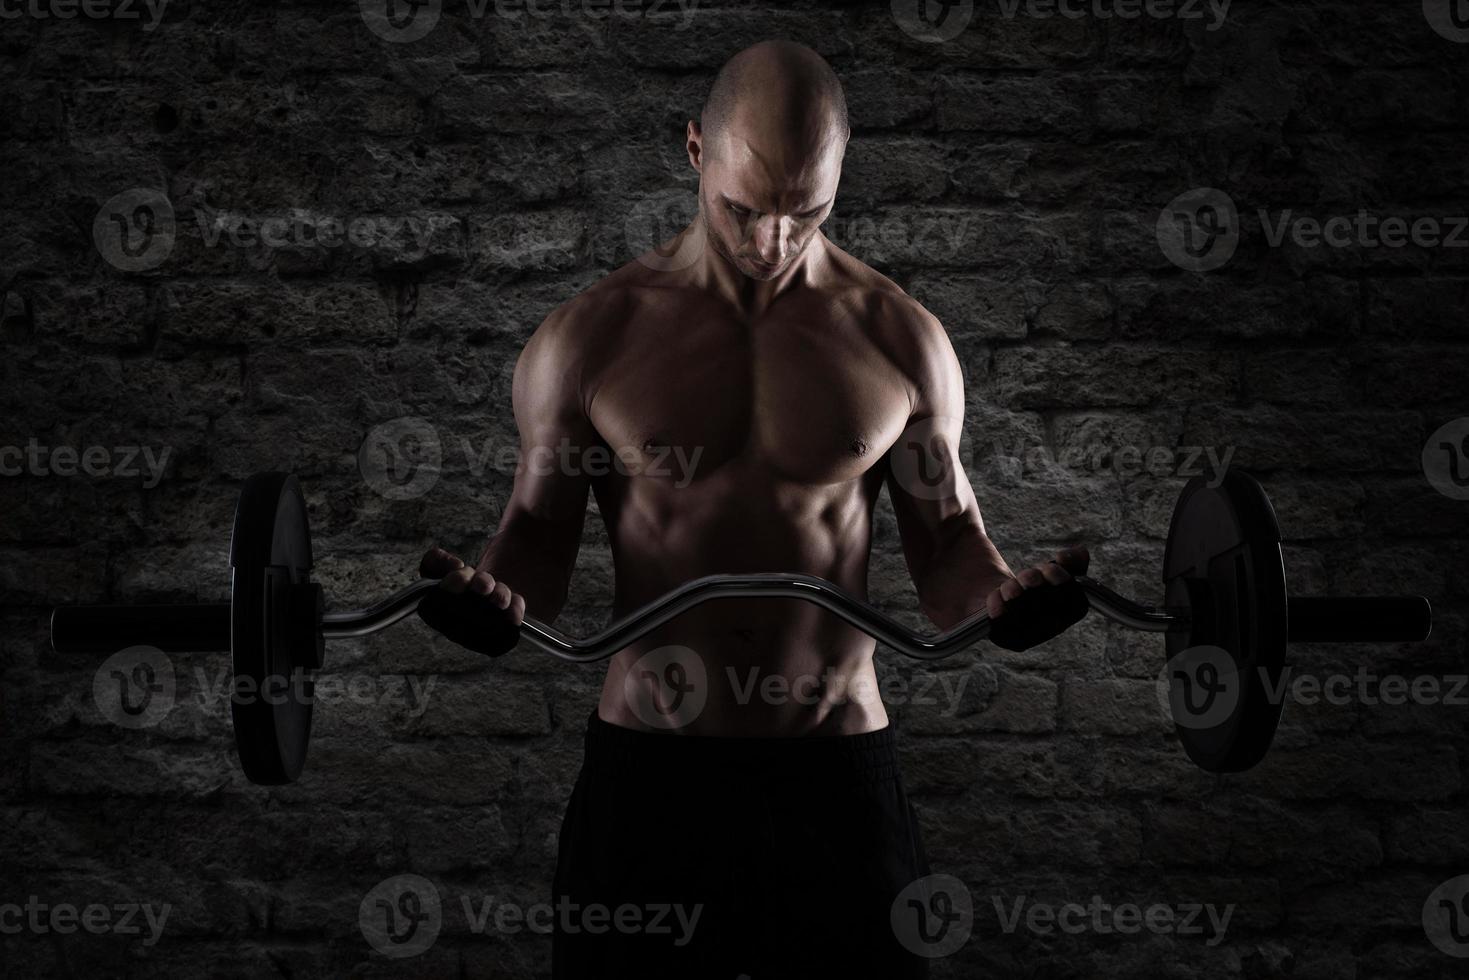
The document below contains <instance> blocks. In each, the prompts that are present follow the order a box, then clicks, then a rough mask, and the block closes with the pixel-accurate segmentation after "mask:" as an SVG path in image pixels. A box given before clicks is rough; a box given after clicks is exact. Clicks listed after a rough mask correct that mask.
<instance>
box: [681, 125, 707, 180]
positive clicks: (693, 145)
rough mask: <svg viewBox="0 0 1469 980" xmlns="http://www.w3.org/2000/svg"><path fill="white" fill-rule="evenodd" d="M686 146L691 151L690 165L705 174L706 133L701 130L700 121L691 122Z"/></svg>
mask: <svg viewBox="0 0 1469 980" xmlns="http://www.w3.org/2000/svg"><path fill="white" fill-rule="evenodd" d="M684 146H685V148H686V149H687V150H688V151H689V165H690V166H691V167H693V168H694V169H695V170H696V171H698V172H699V173H703V172H704V131H703V130H702V129H700V128H699V121H698V120H697V119H690V120H689V128H688V133H687V136H686V139H685V141H684Z"/></svg>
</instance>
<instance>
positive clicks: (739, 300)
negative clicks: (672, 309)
mask: <svg viewBox="0 0 1469 980" xmlns="http://www.w3.org/2000/svg"><path fill="white" fill-rule="evenodd" d="M684 236H685V237H686V238H687V237H690V236H697V237H698V238H702V240H703V242H704V248H703V250H702V252H700V254H699V259H698V261H697V262H695V263H694V265H693V266H692V267H691V268H690V269H689V272H690V274H691V275H692V277H693V279H694V281H695V282H697V283H698V284H699V286H700V287H701V288H703V289H705V290H707V291H709V292H711V293H713V294H714V295H716V296H718V297H720V298H721V299H723V300H725V301H727V302H728V303H729V304H730V305H731V306H734V307H735V308H737V309H739V310H740V311H741V312H742V313H743V314H745V315H746V316H752V317H753V316H758V315H759V314H760V313H762V312H764V310H765V309H766V308H767V307H769V306H770V305H771V304H772V303H774V302H775V301H776V300H777V299H779V298H780V297H781V296H783V295H784V294H785V293H787V292H789V291H791V290H792V289H795V288H798V287H800V286H803V285H806V284H807V283H809V282H810V280H811V278H812V274H813V273H814V271H815V270H816V269H817V268H819V266H820V263H821V262H822V261H823V260H824V258H825V256H826V236H825V235H823V234H821V233H820V232H817V233H816V234H815V235H813V236H812V237H811V240H810V241H809V242H808V243H807V244H806V247H805V248H804V249H802V250H801V254H800V255H797V256H796V258H795V261H793V262H791V263H790V265H788V266H786V267H785V268H784V269H782V270H781V272H780V274H779V275H777V276H776V277H775V278H773V279H752V278H751V277H749V276H747V275H745V274H744V273H743V272H741V271H740V270H739V269H738V268H737V267H736V266H735V264H734V263H733V262H731V261H730V260H729V259H727V258H726V257H725V256H724V255H723V253H721V252H720V251H719V249H717V248H716V247H715V246H714V242H713V239H712V238H710V237H709V232H708V229H707V228H706V227H705V225H704V221H703V216H702V215H701V216H699V217H697V218H695V219H694V221H693V223H692V224H690V225H689V227H688V228H687V229H686V230H685V231H684Z"/></svg>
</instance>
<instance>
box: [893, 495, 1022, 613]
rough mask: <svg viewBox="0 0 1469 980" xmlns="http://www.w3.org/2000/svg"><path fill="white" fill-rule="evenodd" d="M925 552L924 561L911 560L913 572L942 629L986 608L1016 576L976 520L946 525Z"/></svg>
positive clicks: (922, 603) (927, 607)
mask: <svg viewBox="0 0 1469 980" xmlns="http://www.w3.org/2000/svg"><path fill="white" fill-rule="evenodd" d="M925 550H926V554H925V555H924V556H923V557H922V558H921V559H919V560H912V559H910V562H909V564H910V571H911V572H912V575H913V584H914V586H915V587H916V588H917V590H918V601H919V605H920V607H921V608H922V609H923V612H924V614H925V615H926V616H928V618H929V619H930V620H932V621H933V623H934V625H935V626H937V627H939V629H948V628H949V627H951V626H953V625H955V624H956V623H959V622H961V621H963V620H964V619H967V618H968V617H969V616H972V615H973V614H974V613H976V612H978V611H979V610H981V609H983V608H984V604H985V597H986V596H987V595H988V594H989V593H990V592H992V591H993V590H995V589H997V588H999V586H1000V585H1001V584H1002V583H1003V582H1005V581H1006V580H1007V579H1009V578H1012V577H1013V573H1012V572H1011V571H1010V566H1009V565H1007V564H1005V559H1004V558H1003V557H1002V556H1001V555H1000V551H999V549H998V548H996V547H995V544H994V542H993V541H991V540H990V538H989V535H987V534H985V533H984V528H983V527H982V526H980V525H979V524H977V523H975V522H974V521H972V520H967V519H964V520H955V521H953V522H950V523H948V524H947V525H941V526H940V527H939V528H938V529H937V530H936V533H935V534H934V536H933V538H932V539H931V541H930V542H929V547H928V548H927V549H925Z"/></svg>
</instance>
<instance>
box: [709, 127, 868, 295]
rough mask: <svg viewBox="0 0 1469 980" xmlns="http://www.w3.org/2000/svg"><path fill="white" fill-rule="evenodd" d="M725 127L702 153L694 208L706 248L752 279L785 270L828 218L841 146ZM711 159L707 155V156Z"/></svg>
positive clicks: (837, 141) (834, 141) (839, 171)
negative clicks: (702, 225)
mask: <svg viewBox="0 0 1469 980" xmlns="http://www.w3.org/2000/svg"><path fill="white" fill-rule="evenodd" d="M752 129H757V127H747V126H740V125H731V126H730V127H728V129H727V131H726V132H725V133H724V134H721V135H718V136H715V137H714V139H716V140H718V142H719V145H718V146H713V147H711V146H705V147H704V148H703V153H702V168H701V177H700V181H699V195H700V200H699V206H700V208H701V209H702V210H703V213H704V223H705V226H706V227H707V228H708V232H709V243H710V245H711V246H712V247H713V248H714V250H715V251H717V252H718V253H719V254H720V255H723V256H724V257H725V258H726V259H727V260H728V261H729V262H730V264H731V265H733V266H734V267H735V268H736V269H738V270H739V271H740V272H741V273H743V274H744V275H746V276H749V277H750V278H751V279H762V280H765V279H774V278H776V277H777V276H779V275H780V274H781V273H782V272H784V271H785V270H786V269H788V268H789V267H790V265H791V263H792V262H794V261H795V260H796V258H797V257H798V256H799V255H800V254H801V252H802V250H804V249H805V247H806V245H807V244H808V243H809V242H810V241H811V239H812V237H813V236H815V234H816V232H817V230H818V229H819V228H820V227H821V223H822V222H823V221H825V220H826V216H827V215H828V214H830V213H831V207H832V203H833V201H834V200H835V198H836V191H837V184H838V183H839V182H840V180H841V176H842V156H843V153H844V151H845V149H846V144H845V140H841V139H829V140H825V141H809V140H808V141H806V142H808V143H813V142H814V145H808V146H806V147H804V148H797V147H796V146H793V145H791V144H792V143H794V142H796V141H793V140H790V139H789V138H784V139H783V138H781V134H778V133H760V132H758V131H757V132H751V130H752ZM711 151H712V152H711Z"/></svg>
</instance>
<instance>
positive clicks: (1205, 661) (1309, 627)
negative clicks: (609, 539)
mask: <svg viewBox="0 0 1469 980" xmlns="http://www.w3.org/2000/svg"><path fill="white" fill-rule="evenodd" d="M311 567H312V551H311V532H310V528H309V525H308V521H307V516H306V502H305V498H304V497H303V496H302V493H301V486H300V483H299V482H298V481H297V479H296V478H295V477H294V476H292V475H290V474H287V473H261V474H256V475H254V476H252V477H250V478H249V479H248V480H247V481H246V482H245V486H244V488H243V490H242V491H241V494H240V500H239V504H238V506H237V507H236V510H235V522H234V529H233V532H232V535H231V542H230V568H231V587H230V601H229V602H228V603H202V604H197V603H196V604H187V605H153V606H146V605H110V606H61V607H57V608H56V609H55V610H54V611H53V613H52V618H51V644H52V647H53V649H54V650H55V651H56V652H57V653H98V652H110V651H115V650H119V649H122V648H125V647H129V646H137V645H147V646H152V647H155V648H157V649H160V650H163V651H165V652H179V653H186V652H222V651H229V652H230V653H231V655H232V663H233V669H234V676H235V684H236V690H237V692H238V691H240V690H247V691H249V692H251V693H252V694H255V693H261V692H266V691H268V690H270V689H271V687H272V685H274V686H275V687H276V688H278V689H279V690H285V689H286V688H287V686H288V685H291V684H292V683H293V682H294V681H295V680H296V679H297V678H301V677H302V676H303V675H304V683H302V684H301V685H300V686H299V687H295V686H292V687H291V690H293V691H294V690H299V691H301V692H302V693H303V694H304V696H302V697H297V696H290V697H262V696H252V697H234V698H232V699H231V713H232V720H233V724H234V731H235V742H236V745H237V747H238V750H239V756H240V766H241V768H242V769H243V770H244V772H245V775H246V776H247V777H248V778H249V779H250V780H251V781H252V782H256V783H261V784H266V785H276V784H280V783H287V782H291V781H293V780H295V779H296V778H297V777H298V776H299V775H300V773H301V769H302V767H303V766H304V764H305V760H306V750H307V746H308V744H309V741H310V733H311V713H312V703H313V698H312V697H311V694H312V688H311V678H312V676H313V675H314V673H315V672H316V671H317V670H319V669H321V667H322V664H323V656H324V649H325V642H326V641H327V640H336V639H343V638H347V637H355V636H365V635H367V634H370V633H375V632H377V631H378V630H381V629H385V628H386V627H388V626H391V625H393V624H394V623H396V622H399V621H400V620H402V619H404V618H405V617H407V616H409V615H411V614H412V613H413V612H414V610H415V609H416V608H417V605H418V603H419V601H420V600H421V599H422V598H423V597H424V596H425V595H426V594H427V592H428V590H430V589H432V588H434V587H435V586H436V583H434V582H432V581H421V582H416V583H414V584H412V585H410V586H408V587H407V588H404V589H402V590H400V591H398V592H396V593H394V594H393V595H391V596H388V597H387V598H385V599H382V600H380V601H378V602H376V603H373V604H372V605H369V606H367V607H366V608H362V609H353V610H342V611H331V612H328V611H326V610H325V603H324V599H323V594H322V590H321V586H320V585H318V584H316V583H314V582H312V581H311V574H310V573H311ZM1163 582H1164V591H1165V600H1164V601H1165V604H1164V605H1163V606H1161V607H1154V606H1145V605H1142V604H1140V603H1137V602H1134V601H1133V600H1131V599H1127V598H1125V597H1123V596H1120V595H1118V594H1117V593H1115V592H1113V591H1112V590H1111V589H1109V588H1107V587H1106V586H1104V585H1102V584H1100V583H1098V582H1096V581H1094V580H1092V579H1090V578H1086V577H1085V576H1079V577H1077V579H1076V586H1077V588H1076V589H1075V590H1072V591H1071V592H1070V593H1069V594H1070V595H1072V596H1084V598H1085V604H1084V605H1082V606H1080V607H1079V608H1075V609H1068V608H1066V605H1065V604H1062V605H1060V606H1057V607H1055V608H1053V609H1052V610H1051V612H1052V614H1054V615H1057V616H1064V617H1066V618H1067V619H1068V620H1074V619H1079V618H1081V616H1082V614H1084V612H1085V611H1086V608H1087V607H1090V608H1091V609H1093V610H1096V611H1097V612H1099V613H1101V614H1102V615H1103V616H1105V617H1106V618H1108V619H1110V620H1113V621H1114V622H1117V623H1120V624H1122V625H1123V626H1125V627H1128V628H1130V629H1137V630H1142V631H1145V632H1151V633H1162V634H1164V637H1165V642H1166V646H1167V651H1168V655H1169V658H1170V664H1174V663H1176V664H1178V665H1179V667H1178V669H1177V670H1176V671H1175V680H1176V681H1177V682H1179V683H1181V684H1183V685H1185V686H1187V687H1189V688H1191V689H1193V688H1198V689H1201V690H1203V691H1204V692H1205V697H1204V699H1203V701H1202V702H1199V703H1194V701H1193V699H1192V698H1188V697H1185V698H1179V697H1175V698H1174V699H1173V705H1174V714H1175V718H1174V721H1175V728H1176V730H1177V732H1178V736H1179V740H1180V741H1181V742H1182V743H1183V746H1184V750H1185V751H1186V752H1187V753H1188V755H1189V758H1190V759H1192V760H1193V761H1194V762H1195V763H1196V764H1197V765H1199V766H1201V767H1202V768H1204V769H1206V770H1208V771H1211V772H1238V771H1241V770H1244V769H1248V768H1250V767H1251V766H1253V765H1255V764H1256V763H1258V762H1259V761H1260V760H1261V759H1262V758H1264V756H1265V753H1266V752H1267V751H1268V749H1269V747H1270V743H1271V741H1272V740H1273V738H1274V735H1275V729H1276V726H1277V724H1278V723H1279V720H1280V713H1281V708H1282V706H1283V703H1282V702H1281V701H1280V699H1279V698H1278V697H1273V698H1272V697H1271V692H1272V691H1278V690H1279V682H1280V675H1281V672H1282V671H1283V669H1284V667H1285V648H1286V644H1287V642H1412V641H1420V640H1423V639H1426V638H1427V637H1428V634H1429V631H1430V630H1431V628H1432V611H1431V609H1430V607H1429V604H1428V601H1427V600H1426V599H1424V598H1421V597H1396V598H1370V599H1365V598H1353V599H1342V598H1330V597H1307V598H1299V597H1290V596H1288V594H1287V592H1286V586H1285V569H1284V563H1283V559H1282V557H1281V551H1280V528H1279V525H1278V523H1277V522H1276V518H1275V512H1274V510H1273V508H1272V507H1271V505H1270V501H1269V498H1268V497H1267V496H1266V495H1265V491H1264V489H1263V488H1262V487H1261V486H1260V485H1259V484H1258V483H1257V482H1255V481H1254V480H1253V479H1252V478H1250V477H1248V476H1246V475H1244V474H1243V473H1240V472H1238V471H1230V472H1229V473H1227V474H1226V475H1225V477H1224V479H1223V480H1222V481H1220V482H1219V483H1218V485H1217V486H1210V485H1208V484H1207V483H1205V482H1204V481H1203V480H1202V479H1201V478H1196V479H1194V480H1193V481H1191V482H1190V483H1189V484H1188V485H1187V486H1185V487H1184V490H1183V492H1182V494H1181V496H1180V498H1179V501H1178V504H1177V506H1176V507H1175V508H1174V512H1173V518H1172V521H1171V523H1170V526H1169V532H1168V541H1167V546H1166V549H1165V560H1164V566H1163ZM736 597H738V598H747V599H748V598H786V599H798V600H802V601H806V602H810V603H813V604H815V605H817V606H820V607H821V608H823V609H826V610H827V611H829V612H831V613H833V614H834V615H836V616H838V617H840V618H841V619H842V620H844V621H846V622H847V623H849V624H851V625H852V626H855V627H856V628H857V629H860V630H862V631H863V632H864V633H867V634H868V635H870V636H872V637H873V638H875V639H877V640H878V641H880V642H881V643H884V644H886V645H887V646H890V647H892V648H893V649H895V650H897V651H898V652H899V653H902V654H904V655H905V656H909V657H913V658H916V659H919V660H937V659H940V658H943V657H948V656H950V655H952V654H954V653H956V652H958V651H960V650H963V649H966V648H968V647H969V646H971V645H973V644H974V643H976V642H978V641H979V640H982V639H984V638H986V637H987V636H989V635H990V631H991V626H992V624H991V622H990V619H989V616H988V615H987V614H985V613H982V612H981V613H979V614H977V615H974V616H971V617H970V618H968V619H966V620H964V621H963V622H961V623H959V624H957V625H955V626H954V627H952V628H950V629H948V630H945V631H943V632H941V633H938V634H936V635H931V636H925V635H921V634H919V633H916V632H914V631H912V630H910V629H908V628H907V627H905V626H903V625H902V624H901V623H899V622H897V621H896V620H894V619H892V618H891V617H889V616H886V615H884V614H883V613H881V612H879V611H878V610H877V609H874V608H873V607H872V606H870V605H868V604H867V603H866V602H863V601H862V600H860V599H858V598H856V597H855V596H852V595H851V594H849V593H847V592H845V591H843V590H842V589H840V588H838V587H837V586H835V585H833V584H832V583H830V582H827V581H825V580H823V579H820V578H816V577H814V576H810V575H803V574H798V573H782V574H761V575H711V576H706V577H704V578H700V579H695V580H694V581H692V582H688V583H686V584H685V585H683V586H681V587H679V588H677V589H675V590H673V591H672V592H669V593H667V594H666V595H664V596H662V597H660V598H658V599H656V600H654V601H653V602H650V603H648V604H647V605H645V606H643V607H642V608H640V609H638V610H636V611H634V612H632V613H630V614H628V615H626V616H624V617H622V618H620V619H618V620H616V621H615V622H613V623H611V624H609V625H608V626H606V627H605V628H604V629H602V630H601V631H600V632H598V633H596V634H595V635H593V636H589V637H585V638H574V637H569V636H567V635H565V634H564V633H561V632H560V631H558V630H556V629H554V628H553V627H551V626H549V625H547V624H545V623H541V622H539V621H537V620H535V619H532V618H529V617H528V618H527V619H526V621H525V623H524V624H523V625H522V626H521V627H520V638H521V639H523V640H525V641H528V642H529V643H531V644H533V645H534V646H537V647H539V648H541V649H542V650H545V651H546V652H548V653H550V654H551V655H553V656H555V657H559V658H560V659H562V660H567V661H571V662H574V663H590V662H594V661H598V660H603V659H605V658H607V657H610V656H612V655H613V654H615V653H617V652H618V651H619V650H622V649H624V648H626V647H627V646H628V645H630V644H631V643H633V642H634V641H636V640H638V639H640V638H641V637H644V636H646V635H647V634H648V633H650V632H652V631H653V630H655V629H657V628H658V627H659V626H661V625H663V624H664V623H667V622H668V621H670V620H672V619H674V618H676V617H677V616H679V615H680V614H682V613H684V612H686V611H687V610H689V609H692V608H693V607H694V606H697V605H700V604H702V603H704V602H709V601H714V600H718V599H726V598H736ZM1201 650H1202V651H1209V652H1210V653H1211V656H1205V657H1202V658H1201V657H1199V656H1198V655H1197V652H1198V651H1201ZM1190 671H1202V672H1201V673H1199V674H1198V675H1197V676H1193V675H1191V674H1190V673H1189V672H1190ZM1221 698H1223V699H1224V700H1223V701H1222V702H1221V701H1220V699H1221ZM1181 710H1182V711H1187V712H1188V713H1190V714H1191V715H1193V717H1190V718H1180V717H1178V715H1179V712H1180V711H1181ZM1204 717H1207V718H1208V723H1207V724H1201V723H1200V722H1199V719H1200V718H1204Z"/></svg>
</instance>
